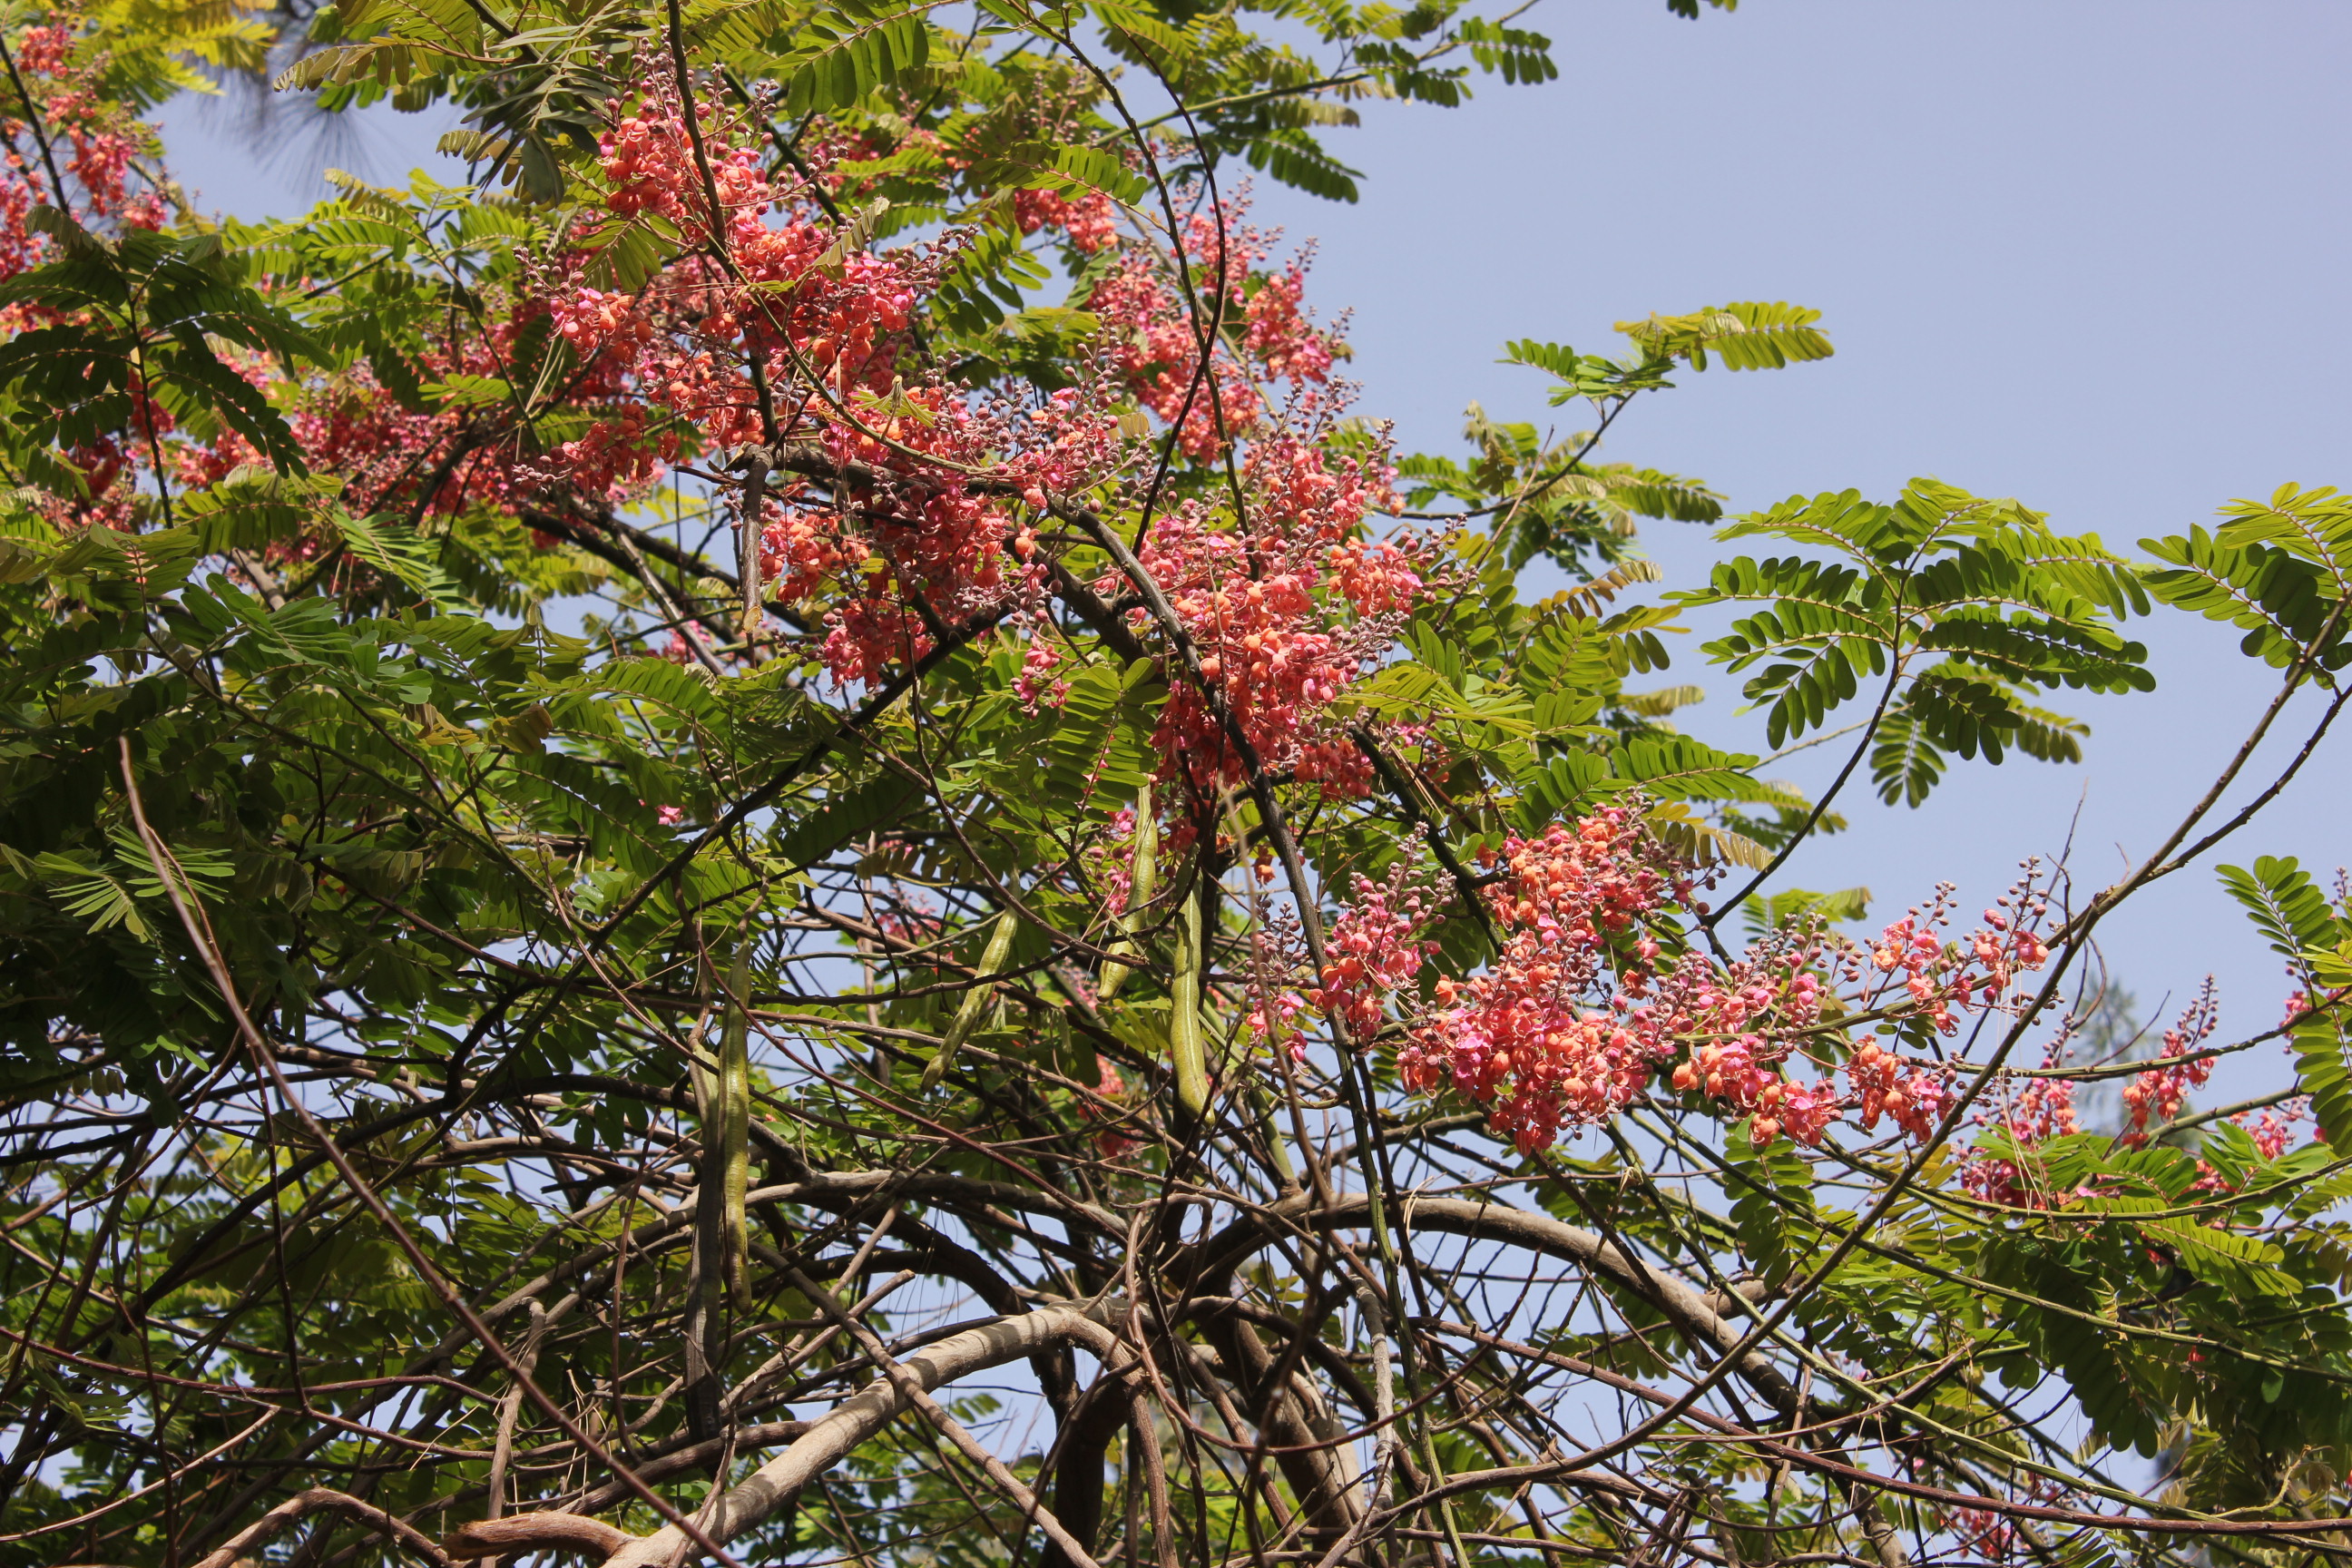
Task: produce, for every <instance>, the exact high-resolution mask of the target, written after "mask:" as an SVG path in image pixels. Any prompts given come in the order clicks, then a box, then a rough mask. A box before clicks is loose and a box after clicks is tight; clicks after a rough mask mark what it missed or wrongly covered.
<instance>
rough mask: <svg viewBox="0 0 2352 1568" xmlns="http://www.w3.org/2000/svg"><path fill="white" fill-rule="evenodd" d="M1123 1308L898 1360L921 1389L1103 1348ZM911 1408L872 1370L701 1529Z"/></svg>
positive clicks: (666, 1559) (658, 1539) (637, 1556)
mask: <svg viewBox="0 0 2352 1568" xmlns="http://www.w3.org/2000/svg"><path fill="white" fill-rule="evenodd" d="M1123 1310H1124V1304H1123V1303H1120V1302H1116V1301H1113V1302H1094V1303H1084V1304H1078V1303H1070V1304H1064V1305H1058V1306H1052V1307H1041V1308H1039V1309H1038V1310H1036V1311H1034V1312H1024V1313H1022V1314H1020V1315H1019V1316H1018V1317H1005V1318H998V1319H996V1320H994V1321H991V1322H987V1323H983V1324H982V1325H980V1326H979V1327H978V1328H972V1329H967V1330H965V1331H963V1332H962V1333H960V1334H957V1335H955V1336H953V1337H952V1338H950V1339H945V1340H941V1341H940V1342H939V1343H937V1344H935V1345H931V1346H929V1347H927V1348H925V1349H923V1350H920V1351H918V1352H915V1353H914V1354H913V1355H910V1356H908V1357H907V1358H906V1359H905V1360H903V1361H901V1362H900V1363H898V1365H899V1366H900V1367H901V1368H903V1369H904V1370H905V1372H907V1373H909V1374H911V1375H910V1376H909V1378H908V1381H909V1382H910V1383H911V1384H914V1385H916V1386H917V1387H919V1388H920V1389H921V1390H922V1391H923V1392H924V1393H926V1394H928V1393H929V1392H930V1391H931V1390H933V1389H937V1388H943V1387H945V1386H947V1385H948V1384H953V1383H956V1382H959V1381H961V1379H963V1378H965V1377H968V1376H970V1375H971V1373H975V1372H984V1371H986V1370H987V1369H988V1368H990V1367H992V1366H1002V1365H1003V1363H1006V1362H1009V1361H1018V1360H1020V1359H1021V1358H1023V1357H1024V1356H1032V1355H1035V1354H1037V1353H1038V1352H1041V1351H1047V1350H1053V1349H1056V1348H1058V1347H1060V1346H1062V1345H1065V1344H1067V1343H1069V1342H1071V1341H1073V1340H1077V1341H1081V1342H1085V1343H1086V1344H1087V1346H1088V1348H1090V1349H1094V1348H1108V1343H1109V1341H1110V1331H1109V1329H1108V1326H1107V1325H1108V1321H1110V1320H1112V1319H1114V1318H1115V1317H1117V1316H1118V1314H1119V1313H1121V1312H1123ZM914 1408H915V1405H914V1402H913V1401H912V1400H911V1399H910V1398H908V1395H907V1394H906V1393H905V1392H904V1391H902V1390H901V1389H900V1388H899V1387H898V1384H894V1383H893V1382H892V1381H891V1380H890V1379H888V1378H887V1377H883V1378H877V1379H876V1380H875V1381H874V1382H873V1383H872V1384H868V1385H867V1386H866V1389H865V1390H864V1391H863V1392H862V1393H859V1394H855V1395H853V1396H851V1397H850V1398H848V1399H845V1400H843V1401H842V1402H841V1403H840V1404H839V1405H835V1406H834V1407H833V1409H832V1410H831V1411H829V1412H828V1413H827V1414H826V1415H824V1416H823V1417H821V1418H820V1419H818V1420H816V1421H814V1422H813V1423H811V1424H810V1426H809V1429H808V1432H807V1433H806V1435H804V1436H803V1437H802V1438H801V1439H800V1440H799V1441H798V1442H796V1443H794V1444H793V1446H792V1447H789V1448H786V1449H785V1450H784V1451H783V1452H782V1453H781V1454H779V1455H777V1456H776V1457H775V1458H772V1459H771V1460H769V1461H768V1462H767V1463H766V1464H764V1465H762V1466H761V1467H760V1468H758V1469H757V1470H754V1471H753V1472H751V1475H749V1476H747V1477H745V1478H744V1479H742V1480H741V1481H740V1482H739V1483H738V1484H737V1485H735V1486H734V1487H733V1488H731V1489H729V1491H728V1492H727V1494H726V1495H725V1496H724V1497H722V1498H721V1499H719V1503H718V1506H717V1507H715V1508H713V1509H711V1510H709V1516H708V1521H707V1522H706V1523H705V1524H704V1529H705V1530H706V1531H708V1532H709V1535H710V1537H711V1539H713V1540H715V1541H719V1542H726V1541H731V1540H733V1539H734V1538H735V1537H736V1536H739V1535H740V1534H742V1533H743V1532H744V1531H747V1530H751V1529H753V1528H754V1527H756V1526H758V1525H759V1524H760V1523H761V1522H762V1521H765V1520H767V1519H768V1518H770V1517H771V1516H772V1515H773V1514H774V1513H775V1512H776V1511H777V1510H780V1509H782V1507H783V1506H784V1504H785V1502H786V1501H787V1500H790V1499H791V1498H793V1496H794V1495H796V1494H797V1493H798V1492H799V1491H800V1489H802V1488H803V1487H804V1486H806V1485H807V1484H808V1483H809V1482H810V1481H811V1480H814V1479H815V1478H816V1477H818V1476H821V1475H823V1474H824V1472H825V1471H827V1470H829V1469H831V1468H833V1467H834V1466H835V1465H837V1464H839V1463H840V1462H841V1461H842V1460H843V1459H845V1458H847V1457H848V1456H849V1453H850V1451H851V1450H852V1449H854V1448H856V1447H857V1446H858V1445H859V1444H860V1443H863V1442H865V1441H866V1439H867V1438H868V1437H871V1436H874V1435H875V1434H876V1433H877V1432H879V1431H881V1430H882V1429H883V1428H884V1427H885V1426H888V1425H889V1424H890V1423H891V1422H892V1421H893V1420H895V1419H897V1418H898V1416H900V1415H904V1414H906V1413H907V1412H908V1411H910V1410H912V1409H914ZM517 1517H518V1518H529V1517H531V1516H530V1515H518V1516H517ZM691 1545H692V1542H690V1541H689V1540H688V1537H687V1535H686V1533H685V1532H684V1531H680V1530H678V1529H677V1528H676V1527H675V1526H672V1527H668V1528H666V1529H663V1530H661V1531H657V1532H656V1533H655V1534H652V1535H647V1536H642V1537H635V1538H632V1539H631V1540H630V1541H628V1542H625V1543H624V1544H623V1545H622V1546H621V1548H620V1550H618V1551H617V1552H614V1553H613V1554H612V1555H611V1556H610V1557H608V1558H606V1559H605V1561H604V1568H667V1564H669V1563H672V1562H674V1561H676V1560H677V1558H678V1555H679V1553H680V1552H684V1551H686V1550H687V1549H688V1548H689V1547H690V1546H691Z"/></svg>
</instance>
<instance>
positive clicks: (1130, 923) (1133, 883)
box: [1095, 784, 1160, 1002]
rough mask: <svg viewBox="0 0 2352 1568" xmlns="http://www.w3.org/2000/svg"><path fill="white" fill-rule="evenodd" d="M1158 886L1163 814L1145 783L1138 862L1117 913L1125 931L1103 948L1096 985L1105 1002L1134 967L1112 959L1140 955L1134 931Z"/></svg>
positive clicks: (1138, 811)
mask: <svg viewBox="0 0 2352 1568" xmlns="http://www.w3.org/2000/svg"><path fill="white" fill-rule="evenodd" d="M1159 889H1160V818H1159V817H1158V816H1156V815H1154V814H1153V812H1152V809H1151V786H1150V785H1149V784H1146V785H1145V786H1144V787H1143V788H1141V789H1139V790H1138V791H1136V792H1135V864H1134V867H1133V868H1132V869H1131V870H1130V871H1129V875H1128V879H1127V908H1126V909H1125V910H1122V911H1120V913H1119V917H1118V929H1119V930H1120V931H1121V932H1123V933H1124V934H1123V935H1121V936H1120V937H1119V938H1118V940H1117V941H1115V942H1112V943H1111V944H1110V945H1109V946H1108V947H1106V948H1105V949H1103V952H1104V954H1105V958H1104V962H1103V966H1102V984H1100V985H1098V986H1097V987H1096V988H1095V990H1096V994H1097V995H1099V996H1100V997H1102V999H1103V1000H1104V1001H1106V1002H1108V1001H1109V1000H1110V999H1111V998H1112V997H1114V996H1116V995H1118V988H1119V987H1120V986H1122V985H1124V984H1127V976H1128V973H1129V971H1131V970H1132V969H1133V968H1134V967H1135V966H1134V965H1133V964H1131V963H1114V962H1112V960H1115V959H1121V958H1134V957H1137V956H1139V949H1138V948H1137V946H1136V942H1135V933H1136V932H1137V931H1141V930H1142V929H1143V906H1144V905H1146V904H1148V903H1150V901H1151V895H1152V894H1153V893H1155V892H1157V891H1159Z"/></svg>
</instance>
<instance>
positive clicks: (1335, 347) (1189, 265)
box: [1087, 194, 1341, 463]
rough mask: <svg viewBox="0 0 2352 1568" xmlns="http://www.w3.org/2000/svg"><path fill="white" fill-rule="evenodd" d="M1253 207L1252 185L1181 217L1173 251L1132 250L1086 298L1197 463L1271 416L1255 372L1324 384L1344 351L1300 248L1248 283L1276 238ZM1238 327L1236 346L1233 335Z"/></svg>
mask: <svg viewBox="0 0 2352 1568" xmlns="http://www.w3.org/2000/svg"><path fill="white" fill-rule="evenodd" d="M1248 207H1249V200H1248V197H1247V195H1245V194H1244V195H1236V196H1234V197H1233V198H1230V199H1229V200H1227V201H1226V202H1224V203H1223V205H1218V204H1214V203H1212V204H1209V205H1207V206H1206V207H1204V209H1203V210H1202V211H1199V212H1195V213H1193V214H1192V216H1189V217H1187V218H1186V219H1185V220H1184V221H1183V223H1182V224H1181V226H1179V228H1178V230H1177V233H1176V235H1175V255H1173V256H1170V257H1162V256H1158V255H1155V254H1153V253H1151V252H1150V251H1148V250H1144V249H1141V248H1137V249H1131V250H1129V251H1128V252H1127V253H1126V254H1125V255H1124V256H1123V258H1121V261H1120V265H1119V268H1118V271H1117V272H1115V273H1113V274H1112V275H1111V276H1110V277H1109V278H1107V279H1104V280H1103V281H1102V282H1101V283H1100V284H1098V285H1097V286H1096V289H1095V291H1094V293H1093V295H1092V296H1091V297H1090V298H1089V299H1088V300H1087V309H1089V310H1092V311H1094V313H1095V314H1096V315H1097V316H1099V317H1101V318H1102V320H1103V321H1104V323H1105V325H1106V326H1107V327H1108V328H1109V329H1110V331H1112V333H1113V334H1114V337H1115V341H1116V342H1118V363H1119V368H1120V369H1121V371H1123V372H1124V373H1125V374H1126V376H1127V378H1128V382H1129V385H1130V387H1131V388H1132V389H1133V391H1134V393H1135V395H1136V396H1137V397H1138V398H1139V399H1140V400H1141V402H1142V403H1143V405H1144V406H1145V407H1147V408H1149V409H1150V410H1151V412H1152V413H1154V414H1156V415H1158V416H1160V419H1161V420H1162V421H1164V422H1165V423H1167V424H1169V425H1171V426H1175V427H1176V429H1177V442H1176V444H1177V446H1178V447H1180V448H1181V450H1182V451H1183V453H1184V455H1185V456H1187V457H1189V458H1192V459H1193V460H1194V461H1196V462H1203V463H1205V462H1211V461H1213V460H1214V459H1215V458H1217V457H1218V456H1219V455H1220V454H1221V453H1223V451H1224V449H1225V447H1226V446H1227V445H1228V444H1229V443H1231V442H1233V441H1234V440H1237V439H1240V438H1242V437H1247V436H1251V435H1254V434H1255V433H1257V431H1258V430H1259V429H1260V428H1261V427H1262V426H1263V425H1264V424H1265V419H1266V417H1267V410H1266V405H1265V396H1264V395H1263V394H1261V393H1260V392H1259V390H1258V386H1257V382H1258V379H1259V378H1261V377H1262V378H1264V379H1265V380H1270V381H1287V382H1290V383H1292V384H1294V385H1297V386H1300V387H1306V386H1310V385H1320V384H1323V383H1324V382H1326V381H1328V379H1329V376H1330V370H1331V363H1332V361H1333V359H1334V358H1335V357H1336V356H1337V355H1338V354H1339V353H1340V352H1341V350H1340V348H1339V342H1338V341H1337V339H1336V338H1335V337H1334V336H1332V335H1331V334H1330V333H1328V332H1327V331H1324V330H1322V329H1320V328H1318V327H1317V326H1316V325H1315V324H1314V323H1313V322H1312V321H1308V320H1307V315H1306V312H1305V310H1304V309H1303V307H1302V304H1301V300H1302V298H1303V296H1304V293H1305V288H1306V266H1307V263H1306V259H1305V258H1300V259H1299V260H1297V261H1294V262H1292V263H1291V264H1290V265H1289V266H1288V267H1287V268H1285V269H1284V270H1283V271H1282V272H1280V273H1277V274H1275V275H1273V276H1271V277H1267V278H1264V279H1260V280H1258V282H1257V285H1256V287H1255V289H1252V287H1251V284H1252V269H1253V268H1255V266H1256V265H1257V263H1259V262H1260V261H1263V260H1264V259H1265V257H1266V254H1267V252H1268V250H1269V249H1270V248H1271V247H1272V246H1273V243H1274V237H1273V236H1270V235H1268V234H1266V233H1265V232H1263V231H1261V230H1259V229H1255V228H1253V227H1251V226H1248V225H1246V224H1244V223H1243V222H1242V221H1241V219H1242V216H1243V215H1244V213H1245V212H1247V211H1248ZM1187 281H1189V283H1190V285H1191V287H1190V289H1189V290H1188V289H1186V287H1185V284H1186V282H1187ZM1195 302H1197V304H1198V316H1197V318H1196V315H1195V312H1194V309H1193V307H1194V304H1195ZM1217 317H1221V318H1222V326H1223V331H1219V332H1218V333H1216V334H1214V335H1213V334H1212V332H1211V330H1210V328H1211V319H1212V318H1217ZM1232 331H1238V332H1239V334H1240V337H1241V344H1242V352H1241V353H1240V354H1239V355H1238V356H1237V355H1236V354H1235V353H1234V351H1233V349H1232V348H1231V347H1230V345H1229V339H1228V338H1227V337H1226V336H1225V333H1226V332H1232ZM1204 344H1206V345H1208V347H1209V361H1208V367H1207V371H1206V373H1205V374H1204V373H1203V371H1202V346H1203V345H1204Z"/></svg>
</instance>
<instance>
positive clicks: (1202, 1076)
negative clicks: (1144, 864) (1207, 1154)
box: [1168, 889, 1209, 1116]
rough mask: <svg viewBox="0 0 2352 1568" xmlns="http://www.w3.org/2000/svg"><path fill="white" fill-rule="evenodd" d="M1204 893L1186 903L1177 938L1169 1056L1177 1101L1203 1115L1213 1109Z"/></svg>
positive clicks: (1171, 992) (1170, 1011) (1170, 1005)
mask: <svg viewBox="0 0 2352 1568" xmlns="http://www.w3.org/2000/svg"><path fill="white" fill-rule="evenodd" d="M1201 969H1202V953H1201V894H1200V891H1199V890H1197V889H1196V890H1195V891H1194V892H1193V894H1192V896H1191V897H1189V898H1187V899H1186V900H1184V913H1183V918H1182V920H1181V921H1179V929H1178V931H1177V936H1176V973H1175V978H1174V981H1173V983H1172V984H1171V985H1170V986H1169V988H1168V1054H1169V1056H1170V1058H1171V1060H1172V1061H1173V1063H1174V1066H1175V1068H1176V1098H1177V1099H1178V1100H1181V1101H1182V1102H1183V1105H1184V1109H1185V1110H1189V1111H1191V1112H1192V1114H1193V1115H1195V1116H1200V1115H1202V1114H1204V1113H1206V1111H1207V1110H1208V1109H1209V1064H1208V1058H1207V1056H1206V1054H1205V1052H1204V1051H1203V1050H1202V1044H1201Z"/></svg>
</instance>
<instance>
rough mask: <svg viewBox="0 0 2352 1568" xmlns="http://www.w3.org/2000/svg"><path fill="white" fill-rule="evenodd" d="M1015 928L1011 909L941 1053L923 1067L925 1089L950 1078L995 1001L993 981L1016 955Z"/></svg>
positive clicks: (992, 934)
mask: <svg viewBox="0 0 2352 1568" xmlns="http://www.w3.org/2000/svg"><path fill="white" fill-rule="evenodd" d="M1013 928H1014V921H1013V911H1012V910H1005V911H1003V913H1002V914H1000V915H998V916H997V917H996V921H995V924H994V925H993V926H992V927H991V928H990V930H989V933H988V947H987V950H986V951H985V952H982V954H981V955H980V976H979V978H978V980H976V981H975V982H974V983H973V984H972V988H971V990H969V991H967V992H965V993H964V996H963V1005H961V1006H960V1007H958V1008H957V1009H956V1016H955V1017H954V1018H953V1019H952V1020H951V1021H950V1023H949V1025H948V1032H947V1033H946V1034H944V1035H942V1036H940V1048H939V1051H938V1054H936V1055H935V1056H933V1057H932V1058H931V1060H930V1064H929V1066H928V1067H926V1068H923V1087H924V1088H925V1089H936V1088H937V1087H939V1081H940V1079H943V1078H945V1077H946V1076H947V1071H948V1067H949V1065H950V1063H952V1062H953V1061H954V1060H955V1056H956V1053H957V1052H958V1051H960V1050H961V1049H963V1042H964V1037H966V1036H967V1035H970V1034H971V1032H972V1030H973V1029H974V1028H976V1027H978V1026H979V1024H980V1018H981V1015H982V1014H983V1013H985V1012H987V1011H988V1005H989V1003H990V1002H992V1001H993V1000H994V999H995V996H996V987H995V986H994V985H992V984H990V981H991V980H992V978H993V977H994V976H995V975H996V973H998V972H999V971H1000V970H1002V969H1003V967H1004V961H1005V959H1006V958H1008V957H1010V956H1011V955H1012V952H1013Z"/></svg>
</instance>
